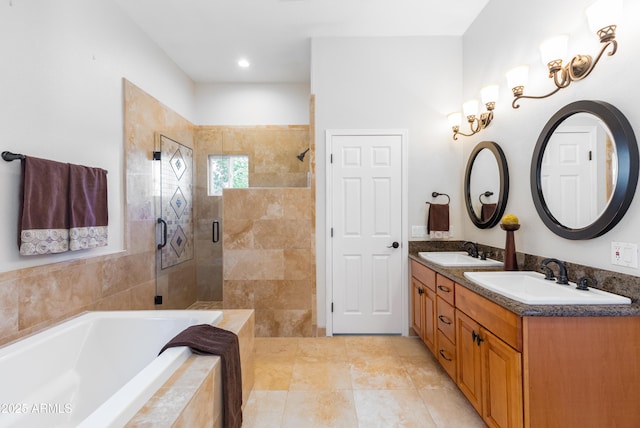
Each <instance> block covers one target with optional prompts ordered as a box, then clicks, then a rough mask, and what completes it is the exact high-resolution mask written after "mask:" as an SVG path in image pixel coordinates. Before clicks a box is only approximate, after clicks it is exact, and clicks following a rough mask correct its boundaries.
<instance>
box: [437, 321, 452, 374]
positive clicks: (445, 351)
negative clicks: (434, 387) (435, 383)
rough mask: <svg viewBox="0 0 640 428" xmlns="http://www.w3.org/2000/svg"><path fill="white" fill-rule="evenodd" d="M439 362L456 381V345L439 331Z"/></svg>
mask: <svg viewBox="0 0 640 428" xmlns="http://www.w3.org/2000/svg"><path fill="white" fill-rule="evenodd" d="M438 361H440V364H441V365H442V367H444V369H445V371H446V372H447V373H448V374H449V376H451V379H453V381H454V382H455V380H456V345H454V344H453V343H452V342H451V341H450V340H449V339H447V336H445V335H444V333H442V332H441V331H440V330H438Z"/></svg>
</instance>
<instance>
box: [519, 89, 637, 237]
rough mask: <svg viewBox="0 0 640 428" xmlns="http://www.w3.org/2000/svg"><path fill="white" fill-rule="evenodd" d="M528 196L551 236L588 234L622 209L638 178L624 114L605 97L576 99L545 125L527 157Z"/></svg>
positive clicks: (605, 226) (604, 227) (598, 231)
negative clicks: (529, 172) (529, 160)
mask: <svg viewBox="0 0 640 428" xmlns="http://www.w3.org/2000/svg"><path fill="white" fill-rule="evenodd" d="M530 178H531V180H530V184H531V195H532V196H533V203H534V205H535V207H536V210H537V211H538V215H539V216H540V218H541V219H542V221H543V222H544V224H545V225H546V226H547V227H548V228H549V229H550V230H551V231H552V232H553V233H555V234H556V235H559V236H562V237H563V238H567V239H591V238H595V237H597V236H600V235H603V234H604V233H606V232H608V231H609V230H611V229H612V228H613V227H614V226H615V225H616V224H617V223H618V222H619V221H620V219H622V217H623V216H624V214H625V213H626V211H627V209H628V208H629V205H631V201H632V200H633V196H634V194H635V190H636V185H637V183H638V144H637V142H636V137H635V134H634V132H633V129H632V128H631V125H630V124H629V121H628V120H627V118H626V117H625V116H624V115H623V114H622V112H620V110H618V109H617V108H616V107H614V106H613V105H611V104H609V103H606V102H604V101H589V100H583V101H576V102H573V103H571V104H568V105H566V106H564V107H563V108H561V109H560V110H558V112H557V113H556V114H554V115H553V116H552V117H551V119H549V121H548V122H547V124H546V125H545V126H544V128H543V130H542V132H541V133H540V136H539V137H538V141H537V143H536V147H535V149H534V151H533V156H532V159H531V175H530Z"/></svg>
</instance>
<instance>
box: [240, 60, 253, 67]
mask: <svg viewBox="0 0 640 428" xmlns="http://www.w3.org/2000/svg"><path fill="white" fill-rule="evenodd" d="M250 65H251V63H250V62H249V61H247V60H246V59H241V60H240V61H238V67H242V68H247V67H249V66H250Z"/></svg>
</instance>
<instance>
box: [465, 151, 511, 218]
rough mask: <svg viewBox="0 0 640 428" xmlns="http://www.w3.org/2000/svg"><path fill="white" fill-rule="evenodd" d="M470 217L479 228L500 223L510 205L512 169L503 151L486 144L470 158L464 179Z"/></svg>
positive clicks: (472, 153)
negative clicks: (508, 204) (509, 167)
mask: <svg viewBox="0 0 640 428" xmlns="http://www.w3.org/2000/svg"><path fill="white" fill-rule="evenodd" d="M464 189H465V203H466V206H467V212H468V213H469V218H470V219H471V221H472V222H473V224H475V225H476V226H477V227H479V228H480V229H487V228H490V227H493V226H495V225H496V224H498V222H499V221H500V219H501V218H502V214H504V210H505V208H506V206H507V196H508V194H509V169H508V168H507V159H506V158H505V156H504V152H503V151H502V148H500V146H499V145H498V144H496V143H494V142H493V141H483V142H481V143H479V144H478V145H477V146H476V147H474V149H473V151H472V152H471V154H470V155H469V160H468V162H467V168H466V171H465V178H464Z"/></svg>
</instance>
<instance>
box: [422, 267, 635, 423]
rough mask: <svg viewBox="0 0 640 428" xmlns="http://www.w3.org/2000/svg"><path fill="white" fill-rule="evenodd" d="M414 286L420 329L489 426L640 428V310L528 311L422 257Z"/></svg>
mask: <svg viewBox="0 0 640 428" xmlns="http://www.w3.org/2000/svg"><path fill="white" fill-rule="evenodd" d="M412 287H413V295H414V302H413V324H414V329H421V330H420V331H421V332H422V333H421V337H422V338H423V340H424V341H425V343H426V344H427V346H428V347H429V349H430V350H431V351H432V352H433V354H434V355H435V356H436V358H438V361H439V362H440V363H441V365H442V366H443V368H444V369H445V370H446V372H447V373H448V374H449V375H450V376H451V377H452V379H454V380H455V381H456V384H457V385H458V387H459V388H460V390H461V391H462V392H463V393H464V395H465V396H466V397H467V399H468V400H469V401H470V402H471V404H472V405H473V406H474V407H475V409H476V410H477V411H478V413H479V414H480V415H482V417H483V419H484V421H485V423H486V424H487V425H488V426H490V427H522V426H524V427H525V428H537V427H562V428H574V427H575V428H582V427H616V428H621V427H625V428H626V427H629V428H636V427H639V426H640V410H638V403H639V402H640V388H639V387H638V385H640V316H593V315H591V316H590V315H585V316H553V315H548V316H544V315H542V314H541V315H540V316H519V315H517V314H515V313H514V312H511V311H510V310H508V309H506V308H505V307H503V306H501V305H498V304H496V303H494V302H493V301H491V300H489V299H487V298H485V297H483V296H482V295H480V294H478V293H476V292H474V291H471V290H470V289H468V288H466V287H464V286H462V285H460V284H457V283H455V282H454V281H452V280H451V279H450V278H447V277H446V276H443V275H441V274H436V272H434V271H433V270H431V269H429V268H427V267H426V266H424V265H422V264H420V263H418V262H416V261H413V260H412ZM416 289H423V292H422V294H420V292H418V291H416ZM426 290H428V293H429V294H428V296H429V297H426V296H427V291H426ZM427 302H428V303H427ZM420 311H422V312H420ZM451 319H453V323H452V324H451V325H450V324H449V323H448V322H449V321H450V320H451ZM416 331H418V330H416Z"/></svg>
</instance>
